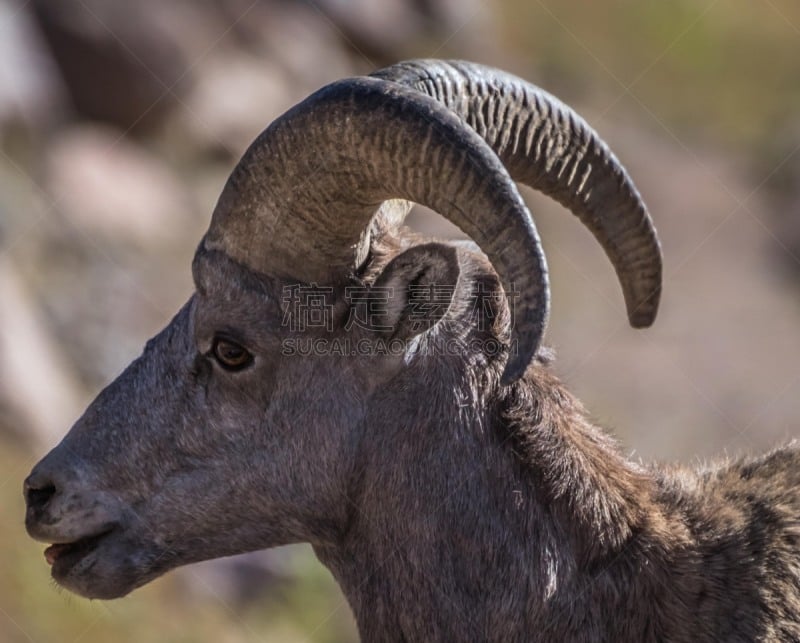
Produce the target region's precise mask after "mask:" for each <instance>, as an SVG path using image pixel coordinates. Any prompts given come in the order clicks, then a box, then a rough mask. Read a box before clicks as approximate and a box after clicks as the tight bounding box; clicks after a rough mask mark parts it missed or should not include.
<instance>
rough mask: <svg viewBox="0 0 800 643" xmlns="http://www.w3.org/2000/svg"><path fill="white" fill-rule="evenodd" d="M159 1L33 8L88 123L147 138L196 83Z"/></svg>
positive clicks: (40, 3) (53, 0)
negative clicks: (101, 123)
mask: <svg viewBox="0 0 800 643" xmlns="http://www.w3.org/2000/svg"><path fill="white" fill-rule="evenodd" d="M165 4H167V5H168V4H169V3H160V2H158V1H157V0H140V1H139V2H135V3H128V2H119V1H110V0H32V3H31V6H32V8H33V14H34V16H35V17H36V21H37V23H38V25H39V27H40V29H41V32H42V34H43V35H44V38H45V40H46V42H47V45H48V47H49V49H50V51H51V53H52V55H53V59H54V61H55V62H56V64H57V66H58V68H59V70H60V72H61V75H62V77H63V80H64V84H65V85H66V88H67V90H68V92H69V95H70V97H71V99H72V102H73V104H74V106H75V109H76V110H77V111H78V113H79V114H80V115H81V116H83V117H84V118H89V119H93V120H100V121H104V122H107V123H111V124H114V125H116V126H118V127H120V128H122V129H123V130H129V129H130V130H132V131H137V132H138V131H143V130H146V129H149V128H150V127H152V126H154V125H155V124H156V123H158V122H160V120H161V118H162V117H163V116H164V115H165V113H167V112H168V111H169V110H170V109H171V108H172V107H173V106H174V105H175V103H176V96H179V95H180V94H181V93H182V92H183V90H184V88H185V87H186V86H187V85H188V83H189V82H190V75H189V73H188V72H189V70H188V68H187V63H186V61H185V60H184V55H183V52H182V50H181V48H180V47H179V46H178V44H177V42H176V37H175V35H174V31H173V28H174V27H176V25H175V24H174V23H173V21H169V20H167V19H166V18H168V17H169V16H170V15H172V14H171V13H170V12H168V11H167V12H165V11H163V10H160V8H161V7H163V5H165Z"/></svg>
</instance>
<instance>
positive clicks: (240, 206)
mask: <svg viewBox="0 0 800 643" xmlns="http://www.w3.org/2000/svg"><path fill="white" fill-rule="evenodd" d="M391 198H401V199H406V200H409V201H414V202H417V203H421V204H423V205H426V206H428V207H430V208H432V209H434V210H436V211H437V212H439V213H441V214H442V215H443V216H445V217H447V218H448V219H449V220H450V221H452V222H453V223H454V224H456V225H457V226H458V227H459V228H461V229H462V230H463V231H464V232H465V233H466V234H468V235H469V236H470V237H472V239H473V240H474V241H475V242H476V243H477V244H478V245H479V246H480V248H481V249H482V250H483V251H484V252H485V253H486V255H487V257H488V258H489V260H490V261H491V262H492V265H493V266H494V268H495V270H496V271H497V273H498V275H499V276H500V279H501V281H502V283H503V286H504V288H506V292H507V293H510V292H512V291H513V292H519V293H521V296H520V298H519V300H518V302H517V305H516V313H517V323H516V324H515V326H514V328H513V330H512V333H513V335H512V339H513V340H516V341H515V342H514V343H513V344H512V345H514V346H515V347H516V349H517V350H516V353H515V354H512V355H511V356H510V358H509V361H508V362H507V364H506V368H505V371H504V373H503V381H504V382H506V383H508V382H511V381H514V380H515V379H517V378H518V377H520V376H521V375H522V374H523V373H524V371H525V368H526V367H527V366H528V364H529V363H530V362H531V361H532V360H533V358H534V356H535V354H536V351H537V350H538V348H539V345H540V344H541V340H542V336H543V334H544V330H545V325H546V322H547V318H548V314H549V286H548V279H547V267H546V264H545V260H544V255H543V253H542V249H541V244H540V241H539V235H538V233H537V231H536V228H535V226H534V223H533V220H532V218H531V216H530V213H529V212H528V209H527V207H526V206H525V203H524V202H523V200H522V198H521V197H520V195H519V192H518V191H517V188H516V185H515V184H514V181H513V180H512V179H511V177H510V176H509V174H508V172H507V170H506V169H505V167H504V166H503V164H502V163H501V161H500V159H499V158H498V157H497V155H496V154H495V153H494V152H493V151H492V150H491V148H490V147H489V146H488V145H487V144H486V142H485V141H484V140H483V138H481V137H480V136H479V135H478V134H477V133H476V132H475V130H473V129H471V128H469V127H465V126H464V124H463V121H462V120H461V119H459V118H458V117H457V116H456V115H455V114H454V113H453V112H452V111H450V110H449V109H447V108H446V107H445V106H444V105H442V104H441V103H439V102H438V101H437V100H435V99H433V98H430V97H428V96H426V95H424V94H421V93H420V92H418V91H416V90H414V89H410V88H407V87H403V86H402V85H399V84H397V83H394V82H388V81H385V80H381V79H378V78H353V79H347V80H343V81H339V82H336V83H333V84H331V85H328V86H327V87H324V88H322V89H321V90H319V91H318V92H316V93H315V94H313V95H311V96H310V97H309V98H307V99H306V100H304V101H303V102H302V103H300V104H298V105H296V106H295V107H294V108H292V109H291V110H289V111H288V112H286V113H285V114H284V115H283V116H281V117H280V118H278V119H277V120H276V121H274V122H273V123H272V124H271V125H270V126H269V127H268V128H267V129H266V130H264V132H262V133H261V135H260V136H259V137H258V138H257V139H256V140H255V142H254V143H253V144H252V145H251V146H250V148H249V149H248V150H247V151H246V152H245V154H244V156H243V157H242V159H241V160H240V161H239V163H238V164H237V165H236V167H235V168H234V170H233V172H232V174H231V176H230V178H229V179H228V182H227V183H226V185H225V187H224V189H223V191H222V194H221V196H220V198H219V201H218V203H217V206H216V208H215V210H214V214H213V217H212V220H211V225H210V227H209V230H208V232H207V234H206V237H205V239H204V244H205V247H206V248H208V249H211V250H221V251H223V252H225V253H227V254H228V255H229V256H231V257H232V258H233V259H235V260H237V261H239V262H240V263H242V264H244V265H246V266H248V267H249V268H251V269H252V270H255V271H257V272H261V273H264V274H269V275H272V276H278V277H282V278H289V279H297V280H299V281H303V282H306V283H310V282H316V283H319V284H324V283H341V282H343V281H344V280H345V279H346V278H347V276H348V275H349V274H350V273H351V272H352V270H353V264H354V251H355V247H356V245H357V244H358V242H359V238H360V237H361V235H362V232H363V231H364V229H365V228H366V227H367V225H368V224H369V222H370V219H371V217H372V216H373V214H374V213H375V212H376V210H377V208H378V207H379V206H380V204H381V203H382V202H383V201H384V200H387V199H391ZM512 289H513V290H512Z"/></svg>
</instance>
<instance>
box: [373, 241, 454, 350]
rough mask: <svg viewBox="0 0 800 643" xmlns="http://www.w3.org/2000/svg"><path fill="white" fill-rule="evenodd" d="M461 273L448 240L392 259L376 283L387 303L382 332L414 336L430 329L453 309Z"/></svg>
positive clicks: (415, 248) (376, 288) (418, 247)
mask: <svg viewBox="0 0 800 643" xmlns="http://www.w3.org/2000/svg"><path fill="white" fill-rule="evenodd" d="M459 273H460V268H459V263H458V253H457V250H456V249H455V248H453V247H452V246H449V245H447V244H444V243H426V244H422V245H419V246H414V247H413V248H410V249H408V250H406V251H405V252H403V253H402V254H400V255H398V256H397V257H395V258H394V259H392V261H390V262H389V263H388V264H387V266H386V268H384V269H383V272H382V273H381V274H380V276H379V277H378V279H377V280H376V281H375V285H374V286H373V292H374V293H375V295H376V297H377V296H378V295H380V296H381V298H382V299H383V301H384V302H385V306H382V307H381V308H382V310H381V313H382V315H381V318H382V320H381V322H380V328H381V329H382V331H383V332H385V333H386V334H387V335H388V336H390V337H392V338H393V339H394V338H398V339H410V338H411V337H414V336H415V335H418V334H419V333H422V332H425V331H426V330H428V329H430V328H431V327H432V326H433V325H434V324H436V322H438V321H439V320H440V319H442V317H444V316H445V314H446V313H447V311H448V310H449V308H450V305H451V303H452V301H453V295H454V294H455V291H456V285H457V283H458V276H459ZM384 315H385V316H384Z"/></svg>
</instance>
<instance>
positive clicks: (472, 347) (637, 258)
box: [25, 61, 800, 643]
mask: <svg viewBox="0 0 800 643" xmlns="http://www.w3.org/2000/svg"><path fill="white" fill-rule="evenodd" d="M515 180H516V181H519V182H521V183H524V184H527V185H530V186H533V187H535V188H537V189H539V190H541V191H543V192H545V193H546V194H548V195H550V196H552V197H554V198H556V199H558V200H559V201H560V202H561V203H562V204H563V205H565V206H566V207H567V208H569V209H570V210H571V211H572V212H573V213H574V214H576V215H577V216H578V218H579V219H580V220H581V221H582V222H583V223H584V224H585V225H586V226H587V227H588V228H589V229H590V230H591V232H592V233H593V234H594V236H595V237H596V238H597V240H598V241H599V242H600V243H601V244H602V246H603V248H604V249H605V251H606V253H607V254H608V256H609V258H610V259H611V262H612V263H613V265H614V268H615V269H616V272H617V275H618V276H619V280H620V282H621V284H622V290H623V293H624V295H625V300H626V303H627V309H628V315H629V318H630V321H631V323H632V324H633V325H634V326H638V327H641V326H647V325H649V324H650V323H651V322H652V321H653V319H654V317H655V314H656V310H657V307H658V301H659V290H660V282H661V258H660V248H659V243H658V240H657V237H656V233H655V230H654V228H653V225H652V223H651V220H650V216H649V215H648V213H647V210H646V208H645V205H644V203H643V202H642V200H641V198H640V196H639V194H638V192H637V191H636V189H635V187H634V185H633V183H632V182H631V180H630V178H629V177H628V175H627V173H626V172H625V170H624V169H623V168H622V166H621V165H620V163H619V162H618V161H617V159H616V158H615V157H614V155H613V154H612V153H611V152H610V150H609V149H608V147H607V146H606V145H605V144H604V143H603V142H602V141H601V140H600V138H599V137H598V135H597V134H596V133H595V132H594V131H593V130H592V129H591V128H590V127H589V126H588V125H587V124H586V123H585V122H584V121H583V120H582V119H581V118H580V117H579V116H578V115H576V114H575V113H574V112H573V111H572V110H571V109H570V108H568V107H566V106H565V105H563V104H562V103H560V102H559V101H558V100H556V99H555V98H553V97H552V96H550V95H548V94H547V93H545V92H543V91H542V90H540V89H538V88H536V87H533V86H532V85H530V84H528V83H526V82H525V81H523V80H520V79H518V78H515V77H512V76H510V75H508V74H506V73H503V72H501V71H497V70H493V69H488V68H485V67H482V66H479V65H475V64H470V63H464V62H441V61H413V62H407V63H401V64H398V65H394V66H392V67H389V68H387V69H384V70H382V71H379V72H377V73H375V74H373V76H372V77H363V78H352V79H348V80H343V81H340V82H336V83H333V84H331V85H329V86H327V87H325V88H323V89H321V90H319V91H318V92H316V93H315V94H313V95H312V96H311V97H309V98H308V99H306V100H305V101H303V102H302V103H300V104H299V105H297V106H295V107H294V108H293V109H291V110H290V111H288V112H287V113H286V114H284V115H283V116H282V117H280V118H279V119H277V120H276V121H275V122H274V123H272V125H270V126H269V127H268V128H267V129H266V130H265V131H264V132H263V133H262V134H261V135H260V136H259V137H258V138H257V139H256V141H255V142H254V143H253V145H252V146H251V147H250V149H248V150H247V152H246V153H245V155H244V156H243V158H242V159H241V161H240V162H239V164H238V165H237V166H236V168H235V169H234V171H233V173H232V175H231V177H230V179H229V180H228V182H227V184H226V186H225V188H224V190H223V192H222V195H221V196H220V199H219V201H218V203H217V206H216V209H215V210H214V214H213V218H212V220H211V225H210V228H209V230H208V232H207V234H206V235H205V237H204V238H203V240H202V241H201V243H200V246H199V248H198V250H197V253H196V255H195V258H194V263H193V274H194V280H195V284H196V292H195V293H194V294H193V295H192V296H191V298H190V299H189V301H188V303H187V304H186V305H185V306H184V307H183V308H182V309H181V310H180V312H178V314H177V315H176V317H175V318H174V319H173V320H172V322H171V323H170V324H169V325H168V326H167V327H166V329H164V331H162V332H161V333H160V334H159V335H157V336H156V337H155V338H154V339H152V340H151V341H150V342H149V343H148V344H147V346H146V347H145V349H144V353H143V354H142V356H141V357H139V358H138V359H137V360H135V361H134V362H133V363H132V364H131V365H130V366H129V367H128V368H127V370H126V371H125V372H123V373H122V374H121V375H120V376H119V377H118V378H117V380H116V381H114V382H113V383H112V384H110V385H109V386H108V387H107V388H106V389H105V390H104V391H102V392H101V393H100V394H99V396H98V397H97V399H96V400H95V401H94V402H93V403H92V405H91V406H90V407H89V409H88V410H87V411H86V413H85V414H84V415H83V417H82V418H81V419H80V420H78V422H77V424H76V425H75V426H74V427H73V428H72V430H71V431H70V432H69V433H68V434H67V436H66V437H65V438H64V440H63V441H62V442H61V443H60V444H59V445H58V446H57V447H55V448H54V449H53V451H51V452H50V453H49V454H48V455H47V456H46V457H45V458H44V459H43V460H42V461H41V462H39V463H38V464H37V465H36V467H35V468H34V470H33V472H32V473H31V474H30V476H29V477H28V479H27V480H26V482H25V496H26V499H27V514H26V525H27V529H28V532H29V533H30V535H31V536H32V537H34V538H36V539H37V540H41V541H45V542H50V543H55V544H54V545H52V546H51V547H49V548H48V549H47V550H46V552H45V554H46V557H47V559H48V561H49V562H50V563H51V564H52V573H53V577H54V578H55V579H56V580H57V581H58V582H59V583H60V584H61V585H63V586H64V587H66V588H68V589H70V590H72V591H74V592H77V593H79V594H82V595H84V596H89V597H99V598H114V597H118V596H122V595H124V594H127V593H128V592H130V591H131V590H133V589H134V588H136V587H139V586H141V585H143V584H145V583H147V582H148V581H150V580H152V579H153V578H155V577H157V576H159V575H160V574H163V573H164V572H165V571H167V570H168V569H171V568H174V567H176V566H178V565H183V564H186V563H191V562H193V561H199V560H203V559H208V558H214V557H218V556H225V555H229V554H235V553H239V552H245V551H251V550H256V549H262V548H266V547H272V546H275V545H280V544H284V543H291V542H299V541H306V542H310V543H311V544H312V545H313V547H314V550H315V552H316V553H317V555H318V557H319V558H320V560H321V561H322V562H323V563H324V564H325V565H326V566H327V567H328V568H329V569H330V570H331V572H332V573H333V575H334V576H335V578H336V579H337V581H338V582H339V584H340V585H341V587H342V589H343V591H344V593H345V595H346V596H347V598H348V600H349V602H350V605H351V606H352V608H353V610H354V613H355V617H356V620H357V621H358V625H359V629H360V633H361V636H362V637H363V638H364V640H367V641H378V640H387V641H399V640H404V641H479V640H492V641H523V640H524V641H534V640H535V641H615V642H619V641H631V642H633V641H635V642H637V643H639V642H641V641H673V642H675V641H692V642H700V641H766V640H770V641H789V640H800V556H798V553H799V552H800V523H798V516H800V494H799V493H798V492H797V491H795V489H796V487H797V486H798V482H800V467H798V465H797V463H798V458H797V452H796V451H795V450H793V449H789V448H787V449H782V450H778V451H775V452H773V453H771V454H768V455H765V456H762V457H760V458H755V459H751V460H743V461H740V462H736V463H733V464H724V465H720V466H718V467H716V468H708V469H704V470H700V471H690V470H686V469H680V468H674V469H671V468H670V469H647V468H643V467H642V466H640V465H638V464H635V463H632V462H629V461H628V460H626V459H625V458H623V457H622V456H621V455H620V453H619V452H618V451H617V449H616V448H615V446H614V444H613V443H612V441H611V440H610V439H609V438H608V437H607V436H606V434H605V433H604V432H603V431H602V430H601V429H599V428H597V427H595V426H593V425H592V424H590V422H589V421H588V420H587V418H586V415H585V413H584V410H583V408H582V407H581V405H580V403H579V402H578V401H577V400H576V399H575V398H574V397H572V396H571V395H570V394H569V393H568V392H567V391H566V390H565V389H564V388H563V386H562V385H561V384H560V383H559V382H558V380H557V379H556V378H555V377H554V376H553V375H552V374H551V373H550V371H549V369H548V366H547V362H548V361H549V358H548V353H547V351H544V350H542V348H541V342H542V335H543V333H544V330H545V325H546V321H547V317H548V306H549V290H548V281H547V269H546V265H545V261H544V257H543V254H542V250H541V247H540V244H539V238H538V235H537V231H536V228H535V227H534V223H533V220H532V219H531V216H530V214H529V212H528V210H527V209H526V206H525V204H524V203H523V201H522V199H521V198H520V196H519V193H518V192H517V188H516V187H515V183H514V181H515ZM408 201H414V202H418V203H422V204H425V205H427V206H430V207H431V208H433V209H435V210H437V211H439V212H440V213H442V214H443V215H444V216H446V217H447V218H449V219H450V220H451V221H453V222H454V223H456V224H457V225H458V226H459V227H460V228H461V229H463V230H464V231H465V232H466V233H467V234H469V235H470V236H471V237H472V239H473V240H474V241H475V242H476V243H477V245H478V246H479V247H480V249H481V250H482V251H483V253H485V256H484V255H483V254H481V253H480V252H478V251H477V250H476V249H475V248H474V247H472V248H468V247H463V246H461V245H453V244H448V243H442V242H431V241H423V240H419V239H416V238H415V237H413V236H409V235H408V234H405V233H400V231H399V226H400V223H401V222H402V220H403V216H404V215H405V212H406V210H407V208H406V206H405V203H406V202H408ZM512 292H513V293H516V294H517V295H518V296H517V297H516V300H515V301H514V302H510V301H509V298H507V297H506V296H505V295H504V294H503V293H512ZM304 297H305V299H303V298H304ZM298 301H299V302H300V303H301V304H302V303H303V302H304V301H305V302H306V303H308V302H311V301H314V302H319V301H324V302H325V306H324V307H323V308H322V309H320V310H316V312H317V313H320V314H319V315H317V317H315V318H314V319H315V320H316V322H315V323H313V324H312V323H310V321H309V319H305V318H303V317H302V313H303V310H300V308H302V306H300V305H298ZM512 303H513V304H514V305H513V306H512ZM306 312H308V311H306ZM365 321H366V322H367V323H364V322H365ZM304 322H309V323H304ZM354 322H357V323H354ZM309 339H310V340H313V341H311V344H310V345H311V346H312V348H311V349H310V350H305V348H304V347H303V346H302V342H303V341H304V340H309ZM334 346H336V347H337V349H336V350H334V349H333V347H334ZM398 347H402V350H399V349H398Z"/></svg>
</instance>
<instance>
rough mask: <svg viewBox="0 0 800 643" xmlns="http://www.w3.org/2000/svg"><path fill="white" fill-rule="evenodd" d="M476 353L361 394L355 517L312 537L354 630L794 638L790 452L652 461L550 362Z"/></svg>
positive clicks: (575, 638)
mask: <svg viewBox="0 0 800 643" xmlns="http://www.w3.org/2000/svg"><path fill="white" fill-rule="evenodd" d="M462 268H464V270H462V276H463V277H465V279H464V280H463V281H464V282H465V283H473V284H474V283H477V281H478V280H480V279H483V280H487V281H488V282H490V283H489V285H490V286H491V285H492V283H491V282H492V279H493V274H492V273H490V272H488V271H486V270H484V269H483V267H482V263H481V261H480V259H479V258H477V259H474V260H467V261H466V262H464V265H463V266H462ZM470 270H472V274H469V271H470ZM494 285H495V286H496V282H494ZM461 294H462V295H463V293H461ZM502 308H503V307H502V306H500V309H498V310H497V311H496V313H497V315H496V316H495V319H494V322H495V326H494V328H492V329H490V330H489V332H490V333H491V334H492V335H493V336H494V337H498V338H501V337H503V336H504V334H505V333H506V332H507V331H506V330H505V329H507V328H508V327H509V323H508V322H509V320H508V316H507V314H508V313H507V311H504V310H503V309H502ZM465 310H467V309H466V308H462V309H460V310H456V311H455V312H456V314H457V315H459V319H461V318H462V317H463V315H464V311H465ZM463 319H464V321H465V326H464V328H466V329H474V328H475V321H476V320H475V319H469V318H468V317H463ZM466 332H471V331H466ZM466 357H469V358H470V359H472V362H471V363H467V362H465V361H464V360H459V359H458V358H441V357H440V358H437V359H435V360H430V361H427V362H426V361H424V360H420V361H419V362H414V361H412V362H411V364H410V365H409V367H408V368H407V369H404V370H402V371H401V372H400V373H399V374H398V376H397V377H396V378H395V380H393V381H392V382H391V384H390V385H386V386H382V387H380V388H379V389H378V390H377V391H376V393H374V394H373V396H372V397H371V398H370V399H369V400H368V401H367V405H366V409H367V410H366V414H365V417H364V420H363V422H362V425H361V427H360V433H359V436H358V440H357V441H358V453H357V455H356V457H355V458H354V461H355V462H357V463H358V465H357V467H356V470H355V471H354V472H353V475H352V480H351V481H350V484H349V487H348V507H349V515H348V520H347V524H346V525H345V526H344V527H343V529H342V532H341V536H340V538H339V539H338V540H337V541H336V542H334V543H328V544H325V545H319V544H318V545H317V546H316V551H317V554H318V556H319V557H320V559H321V560H322V562H323V563H325V564H326V565H327V566H328V567H329V568H330V569H331V571H332V572H333V574H334V576H335V577H336V579H337V580H338V582H339V583H340V585H341V587H342V589H343V591H344V593H345V595H346V596H347V598H348V601H349V602H350V605H351V606H352V608H353V610H354V613H355V617H356V620H357V622H358V625H359V630H360V634H361V637H362V640H364V641H426V642H427V641H541V642H552V641H561V642H569V643H572V642H575V643H583V642H585V643H590V642H592V643H600V642H601V641H602V642H605V641H614V642H615V643H643V642H654V643H655V642H662V641H670V642H671V643H682V642H686V643H689V642H691V643H700V642H702V643H706V642H707V643H712V642H718V641H723V640H724V641H741V642H744V641H773V640H775V641H778V640H780V641H788V640H800V624H798V623H797V622H796V620H795V619H794V618H793V617H792V614H796V613H797V612H798V610H800V597H799V596H798V591H797V587H798V586H800V583H799V582H798V578H800V571H798V569H797V556H798V543H800V536H798V534H800V528H798V524H800V522H798V516H800V499H798V496H797V494H796V492H795V489H796V488H797V487H798V486H800V455H798V452H797V450H794V449H784V450H779V451H776V452H775V453H773V454H769V455H767V456H764V457H762V458H760V459H753V460H742V461H739V462H734V463H721V464H718V465H716V466H713V467H709V468H708V469H706V470H704V471H700V472H694V471H691V470H687V469H681V468H677V467H672V468H666V467H665V468H661V469H645V468H643V467H641V466H640V465H637V464H635V463H632V462H630V461H628V460H626V459H625V458H624V457H622V455H621V454H620V453H619V451H618V450H617V448H616V446H615V444H614V443H613V441H612V440H611V439H610V438H609V437H608V435H607V434H606V433H605V432H604V431H603V430H602V429H600V428H598V427H596V426H594V425H592V424H591V423H590V422H589V421H588V419H587V417H586V413H585V411H584V409H583V407H582V406H581V404H580V403H579V402H578V401H577V400H576V399H575V398H574V397H573V396H572V395H571V394H570V393H569V392H568V391H567V390H566V389H565V388H564V387H563V386H562V385H561V384H560V382H559V381H558V380H557V379H556V378H555V377H554V376H553V375H552V374H551V373H550V372H549V370H548V367H547V364H546V361H547V360H546V359H540V360H539V361H537V362H536V363H535V364H534V365H532V366H531V368H529V370H528V373H527V374H526V376H525V377H524V378H523V379H522V380H520V381H519V382H517V383H516V384H514V385H513V386H511V387H508V388H500V387H499V385H498V379H499V373H500V369H501V366H502V364H498V363H495V362H493V361H492V360H480V359H477V360H476V359H475V355H474V354H470V355H467V356H466ZM398 409H402V412H400V413H398V412H397V410H398Z"/></svg>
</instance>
